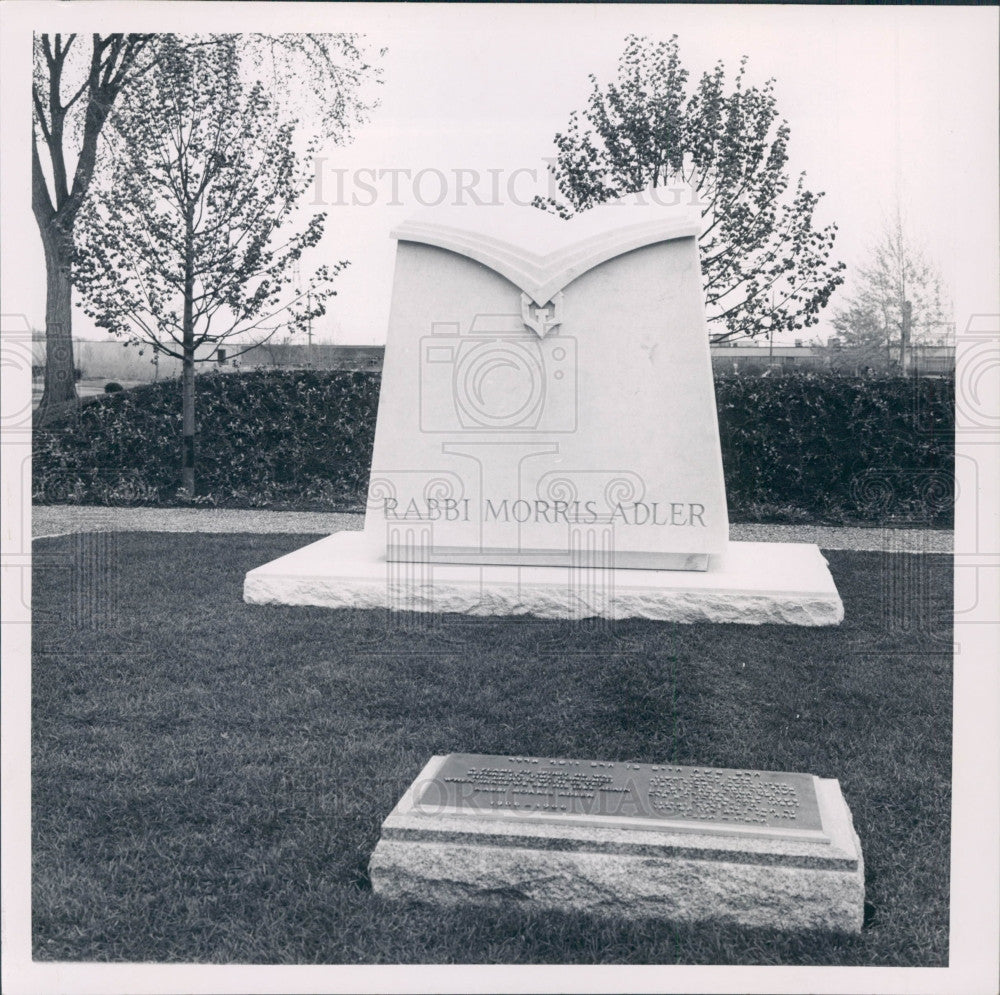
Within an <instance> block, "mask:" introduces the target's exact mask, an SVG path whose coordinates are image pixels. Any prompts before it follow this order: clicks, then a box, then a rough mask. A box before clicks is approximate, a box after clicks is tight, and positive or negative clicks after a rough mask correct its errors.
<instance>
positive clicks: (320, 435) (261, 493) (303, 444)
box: [33, 371, 379, 508]
mask: <svg viewBox="0 0 1000 995" xmlns="http://www.w3.org/2000/svg"><path fill="white" fill-rule="evenodd" d="M195 384H196V397H197V401H196V411H197V419H198V449H197V492H198V495H199V496H198V499H197V500H198V501H199V502H201V503H205V504H214V505H220V506H228V507H301V508H345V507H353V506H355V505H357V504H359V503H360V502H362V501H363V495H364V493H365V491H366V489H367V487H368V471H369V466H370V463H371V454H372V445H373V442H374V437H375V415H376V412H377V410H378V389H379V378H378V376H377V375H374V374H371V373H351V372H344V371H322V372H319V371H317V372H311V371H267V372H255V373H246V374H205V375H203V376H199V377H197V379H196V381H195ZM180 460H181V385H180V381H179V380H168V381H163V382H161V383H157V384H149V385H147V386H143V387H136V388H134V389H133V390H127V391H122V392H121V393H114V394H108V395H105V396H103V397H99V398H96V399H94V400H92V401H89V402H88V403H85V404H83V405H81V407H80V409H79V411H78V412H77V413H76V414H75V415H74V416H73V417H72V418H71V419H69V420H67V421H66V422H65V423H63V424H57V425H54V426H53V427H52V428H51V430H44V431H36V433H35V444H34V468H33V479H34V500H35V502H36V503H41V502H56V503H61V502H83V503H96V504H173V503H175V496H176V493H177V490H178V488H179V487H180V483H181V463H180Z"/></svg>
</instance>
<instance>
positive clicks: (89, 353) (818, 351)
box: [32, 337, 955, 383]
mask: <svg viewBox="0 0 1000 995" xmlns="http://www.w3.org/2000/svg"><path fill="white" fill-rule="evenodd" d="M32 346H33V350H32V351H33V354H34V359H33V362H34V363H35V364H36V369H37V372H38V373H39V374H40V373H41V370H42V364H44V362H45V341H44V337H42V338H41V339H39V340H38V341H35V342H33V343H32ZM73 348H74V361H75V363H76V367H77V369H78V370H79V371H80V374H81V376H83V377H85V378H86V379H88V380H101V379H105V380H125V381H133V382H138V383H151V382H153V381H156V380H169V379H172V378H174V377H179V376H180V374H181V362H180V360H179V359H174V358H173V357H171V356H155V355H154V354H153V351H152V350H151V349H150V348H149V347H148V346H147V347H145V348H144V349H143V350H142V352H141V353H140V351H139V347H136V346H127V345H125V344H124V343H123V342H116V341H108V342H89V341H84V340H76V341H74V343H73ZM243 348H244V347H243V346H241V345H238V344H235V345H229V346H223V347H222V348H221V349H220V350H219V355H218V357H217V358H216V359H215V360H213V361H212V362H210V363H209V362H200V363H199V365H198V369H199V371H200V372H203V373H204V372H207V371H208V370H211V369H217V370H219V371H221V372H228V371H236V370H244V371H246V370H355V371H361V372H367V373H378V372H380V371H381V369H382V360H383V357H384V354H385V347H384V346H380V345H335V344H332V343H328V342H323V343H316V344H314V345H312V346H309V345H306V344H294V343H273V344H272V343H270V342H268V343H265V344H263V345H259V346H255V347H254V348H252V349H251V350H250V351H248V352H245V353H243V354H242V355H237V354H238V353H239V352H240V351H241V350H242V349H243ZM207 353H208V350H203V354H204V355H207ZM711 353H712V369H713V370H714V371H715V372H716V373H719V374H731V373H742V374H751V375H753V374H756V375H759V374H761V373H763V372H765V371H767V370H771V371H773V372H774V373H786V372H807V371H812V372H830V373H843V374H848V375H855V376H856V375H858V374H864V373H886V372H899V371H898V365H896V364H895V363H894V361H893V359H892V358H891V357H890V356H887V355H886V351H885V350H884V349H879V350H860V349H846V348H845V349H838V348H834V347H831V346H810V345H802V346H775V347H774V348H773V349H770V348H768V347H767V346H766V345H745V344H738V345H732V346H729V345H712V346H711ZM894 353H896V350H894ZM896 354H897V355H898V353H896ZM954 370H955V347H954V346H940V345H923V344H915V345H913V346H911V347H910V350H909V353H908V356H907V364H906V372H907V373H909V374H911V375H914V376H943V375H948V374H951V373H953V372H954Z"/></svg>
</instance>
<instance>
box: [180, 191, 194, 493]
mask: <svg viewBox="0 0 1000 995" xmlns="http://www.w3.org/2000/svg"><path fill="white" fill-rule="evenodd" d="M185 222H186V223H185V253H184V327H183V341H184V365H183V369H182V373H181V397H182V402H181V405H182V407H181V410H182V419H181V427H182V433H183V445H184V459H183V462H182V464H181V468H182V475H181V479H182V486H183V488H184V490H185V491H187V499H188V500H189V501H191V500H193V499H194V455H195V453H194V441H195V440H194V435H195V419H194V313H193V312H194V216H193V213H192V209H191V208H190V207H189V208H188V212H187V217H186V219H185Z"/></svg>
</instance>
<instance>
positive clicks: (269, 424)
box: [34, 371, 954, 526]
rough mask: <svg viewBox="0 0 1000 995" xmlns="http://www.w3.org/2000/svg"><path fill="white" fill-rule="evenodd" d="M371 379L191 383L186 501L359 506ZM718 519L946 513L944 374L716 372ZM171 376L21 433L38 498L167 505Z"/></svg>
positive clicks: (944, 516)
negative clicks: (194, 467)
mask: <svg viewBox="0 0 1000 995" xmlns="http://www.w3.org/2000/svg"><path fill="white" fill-rule="evenodd" d="M378 389H379V377H378V375H377V374H372V373H349V372H341V371H323V372H311V371H267V372H255V373H247V374H240V375H237V374H207V375H205V376H201V377H199V378H198V380H197V391H198V422H199V440H198V493H199V497H198V499H197V500H198V501H199V502H201V503H205V504H214V505H220V506H228V507H265V506H267V507H286V508H288V507H296V508H339V509H343V508H352V507H353V508H360V507H361V506H362V505H363V503H364V494H365V490H366V487H367V481H368V471H369V466H370V462H371V452H372V443H373V439H374V431H375V414H376V411H377V407H378ZM716 397H717V401H718V407H719V424H720V429H721V435H722V452H723V461H724V464H725V472H726V487H727V494H728V498H729V506H730V515H731V517H732V518H733V519H734V520H735V521H740V520H743V521H747V520H766V519H769V518H771V519H783V520H791V521H794V520H826V521H862V522H883V523H885V522H893V521H906V522H910V523H926V524H931V525H939V526H941V525H948V524H950V521H951V495H952V473H953V445H952V410H953V406H954V382H953V381H952V380H950V379H947V380H946V379H903V378H900V377H864V378H855V377H845V376H839V375H834V374H815V373H802V374H794V375H785V376H775V377H747V376H735V375H727V376H719V377H717V379H716ZM180 431H181V402H180V384H179V383H178V382H177V381H166V382H164V383H159V384H151V385H148V386H145V387H138V388H135V389H133V390H128V391H123V392H121V393H114V394H108V395H105V396H103V397H99V398H95V399H93V400H91V401H89V402H88V403H85V404H83V405H82V406H81V407H80V409H79V411H78V412H77V413H76V414H75V415H74V416H73V418H72V419H70V420H67V421H65V422H64V423H62V424H57V425H55V426H53V427H52V428H51V429H47V430H44V431H37V432H36V433H35V447H34V497H35V501H36V502H38V503H64V502H81V503H96V504H172V503H174V502H175V500H176V492H177V489H178V487H179V485H180V452H181V444H180Z"/></svg>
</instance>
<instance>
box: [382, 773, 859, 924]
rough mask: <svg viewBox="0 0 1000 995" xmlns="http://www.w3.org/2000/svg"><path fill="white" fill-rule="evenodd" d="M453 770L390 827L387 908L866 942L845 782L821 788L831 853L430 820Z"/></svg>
mask: <svg viewBox="0 0 1000 995" xmlns="http://www.w3.org/2000/svg"><path fill="white" fill-rule="evenodd" d="M444 759H445V758H443V757H434V758H433V759H432V760H431V761H430V763H429V764H428V765H427V767H425V768H424V770H423V772H422V773H421V775H420V777H418V778H417V780H416V781H415V782H414V785H413V786H412V787H411V788H410V790H409V791H408V792H407V793H406V795H404V797H403V798H402V800H401V801H400V802H399V804H398V805H397V806H396V808H395V809H394V810H393V811H392V813H391V814H390V815H389V816H388V818H387V819H386V820H385V822H384V823H383V826H382V835H381V838H380V840H379V842H378V845H377V846H376V847H375V850H374V852H373V853H372V857H371V861H370V865H369V872H370V875H371V881H372V887H373V889H374V890H375V892H376V893H378V894H379V895H381V896H383V897H384V898H389V899H400V900H407V901H420V902H429V903H432V904H439V905H447V906H456V905H463V904H473V905H478V906H503V907H507V908H509V907H510V906H512V905H525V906H533V907H538V908H552V909H561V910H564V911H583V912H588V913H591V914H596V915H607V916H613V917H618V918H626V919H640V918H642V919H647V918H652V919H662V920H666V921H669V922H676V923H697V922H720V923H736V924H741V925H745V926H753V927H768V928H774V929H782V930H793V931H810V930H824V931H833V932H842V933H858V932H860V930H861V926H862V919H863V914H864V895H865V886H864V861H863V857H862V853H861V843H860V841H859V839H858V837H857V834H856V833H855V832H854V826H853V823H852V820H851V813H850V811H849V809H848V808H847V805H846V804H845V802H844V799H843V796H842V795H841V792H840V785H839V784H838V782H837V781H836V780H832V779H830V780H827V779H820V778H817V779H816V781H815V784H816V792H817V798H818V801H819V805H820V811H821V814H822V818H823V825H824V830H825V832H826V834H827V836H828V841H802V840H787V839H780V838H769V839H760V838H752V837H739V836H724V835H722V836H720V835H711V834H707V833H706V834H698V833H679V832H675V833H672V832H666V831H658V830H650V829H629V828H622V827H618V828H614V827H607V828H606V827H597V826H569V825H552V824H551V823H550V824H544V823H541V822H535V823H534V824H532V821H531V820H529V819H519V820H514V819H490V818H485V817H484V818H473V817H469V816H461V815H448V814H439V815H427V814H422V813H420V812H419V811H418V810H417V808H416V807H415V805H414V801H415V796H416V791H415V789H416V788H417V786H418V785H420V784H421V783H422V782H425V780H426V779H427V778H430V777H433V776H434V772H435V769H436V768H437V767H438V766H439V765H440V763H441V762H442V761H443V760H444Z"/></svg>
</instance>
